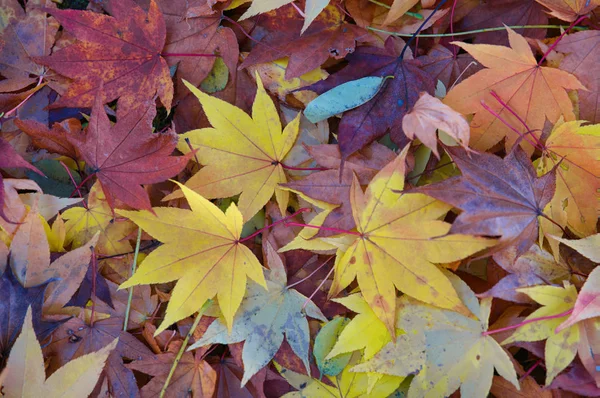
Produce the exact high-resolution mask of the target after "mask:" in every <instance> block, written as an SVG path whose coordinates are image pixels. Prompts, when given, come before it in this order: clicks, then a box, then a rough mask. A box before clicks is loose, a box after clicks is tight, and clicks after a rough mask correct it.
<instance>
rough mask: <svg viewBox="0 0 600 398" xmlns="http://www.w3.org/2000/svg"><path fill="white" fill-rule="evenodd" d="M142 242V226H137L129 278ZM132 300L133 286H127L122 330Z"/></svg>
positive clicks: (126, 320)
mask: <svg viewBox="0 0 600 398" xmlns="http://www.w3.org/2000/svg"><path fill="white" fill-rule="evenodd" d="M141 242H142V227H138V233H137V240H136V242H135V251H134V252H133V263H132V264H131V272H130V273H129V277H130V278H131V277H132V276H133V274H134V273H135V267H136V265H137V259H138V253H139V252H140V243H141ZM132 300H133V286H131V287H130V288H129V297H127V307H125V321H124V322H123V331H125V332H126V331H127V324H128V323H129V313H130V312H131V301H132Z"/></svg>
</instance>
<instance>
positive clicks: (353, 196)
mask: <svg viewBox="0 0 600 398" xmlns="http://www.w3.org/2000/svg"><path fill="white" fill-rule="evenodd" d="M407 152H408V147H406V148H405V149H404V150H403V151H402V153H401V154H400V155H399V156H398V157H397V158H396V159H395V160H394V161H392V162H391V163H389V164H388V165H387V166H386V167H384V168H383V169H382V170H381V171H380V172H379V173H378V174H377V175H376V176H375V177H374V178H373V180H371V183H370V184H369V186H368V188H367V191H366V192H365V193H363V191H362V188H361V187H360V183H359V182H358V180H357V178H356V176H355V178H354V181H353V183H352V187H351V190H350V202H351V205H352V213H353V217H354V220H355V222H356V225H357V230H358V233H356V235H358V236H357V237H356V239H355V240H354V242H353V243H352V245H351V246H350V248H349V249H348V250H347V251H346V252H345V253H344V254H343V256H342V258H341V259H340V260H339V261H338V262H336V265H335V275H334V281H333V284H332V286H331V290H330V295H332V296H333V295H336V294H338V293H339V292H340V291H341V290H342V289H344V288H345V287H346V286H348V285H349V284H350V283H351V282H352V281H353V280H354V279H355V278H356V279H357V281H358V284H359V286H360V289H361V292H362V294H363V297H364V298H365V300H366V301H367V302H368V303H369V306H370V307H371V308H372V309H373V311H374V312H375V314H377V317H378V318H379V319H381V320H382V321H383V323H385V325H386V327H387V329H388V331H389V332H390V334H391V335H392V336H395V322H396V311H395V306H396V289H395V288H398V290H400V291H402V292H404V293H406V294H408V295H410V296H412V297H415V298H418V299H419V300H421V301H424V302H426V303H430V304H433V305H437V306H439V307H442V308H448V309H453V310H455V311H459V312H461V313H466V314H468V313H469V311H468V310H467V309H466V308H465V306H464V305H463V304H462V302H461V301H460V299H459V298H458V296H457V295H456V292H455V291H454V288H453V287H452V284H451V283H450V281H449V280H448V278H447V277H446V276H445V275H444V274H443V273H442V272H441V271H440V269H439V268H438V267H437V266H436V265H435V264H441V263H448V262H452V261H456V260H460V259H463V258H465V257H468V256H470V255H471V254H474V253H476V252H478V251H480V250H483V249H485V248H488V247H491V246H493V245H494V244H495V243H496V240H490V239H485V238H480V237H474V236H470V235H459V234H456V235H447V234H448V232H449V230H450V224H449V223H446V222H443V221H440V220H439V219H440V218H441V217H443V216H444V215H445V214H446V213H447V212H448V210H449V209H450V207H451V206H449V205H447V204H444V203H442V202H440V201H437V200H435V199H433V198H431V197H428V196H426V195H422V194H398V193H396V192H395V191H399V190H402V189H403V188H404V172H405V158H406V154H407ZM436 237H437V238H436Z"/></svg>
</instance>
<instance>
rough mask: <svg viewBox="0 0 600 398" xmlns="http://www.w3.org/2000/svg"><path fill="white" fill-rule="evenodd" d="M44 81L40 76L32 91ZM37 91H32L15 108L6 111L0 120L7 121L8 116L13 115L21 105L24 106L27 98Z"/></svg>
mask: <svg viewBox="0 0 600 398" xmlns="http://www.w3.org/2000/svg"><path fill="white" fill-rule="evenodd" d="M43 80H44V76H40V78H39V79H38V82H37V84H36V85H35V87H34V89H36V88H38V87H39V86H40V85H41V84H42V81H43ZM37 92H38V90H34V91H33V92H32V93H30V94H29V95H28V96H27V97H25V99H24V100H23V101H21V102H19V104H18V105H17V106H15V107H14V108H12V109H11V110H9V111H7V112H6V113H5V114H3V115H2V117H1V119H7V118H8V116H10V115H12V114H13V113H15V112H16V111H17V110H18V109H19V108H20V107H22V106H23V104H25V102H27V100H28V99H29V98H31V96H32V95H33V94H35V93H37Z"/></svg>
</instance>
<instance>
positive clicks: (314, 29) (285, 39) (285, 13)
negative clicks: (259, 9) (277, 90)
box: [239, 0, 368, 79]
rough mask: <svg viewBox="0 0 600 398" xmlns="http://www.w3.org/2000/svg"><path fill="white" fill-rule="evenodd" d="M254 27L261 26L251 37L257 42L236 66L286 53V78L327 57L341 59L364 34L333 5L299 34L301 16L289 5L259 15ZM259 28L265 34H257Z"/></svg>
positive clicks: (274, 57)
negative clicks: (255, 38) (254, 37)
mask: <svg viewBox="0 0 600 398" xmlns="http://www.w3.org/2000/svg"><path fill="white" fill-rule="evenodd" d="M262 2H263V0H261V1H260V3H262ZM254 3H256V2H254ZM254 3H253V4H254ZM288 3H289V1H288ZM258 26H259V27H260V28H261V29H255V32H256V34H255V36H257V39H258V40H260V43H257V44H256V45H255V46H254V47H253V48H252V51H250V54H249V55H248V57H247V58H246V59H245V60H244V61H243V62H242V64H241V65H240V66H239V67H240V68H246V67H248V66H251V65H255V64H261V63H265V62H270V61H274V60H276V59H279V58H282V57H285V56H287V57H289V63H288V66H287V68H286V71H285V78H286V79H292V78H294V77H299V76H301V75H303V74H305V73H307V72H310V71H311V70H313V69H316V68H318V67H320V66H321V65H322V64H323V63H324V62H325V61H327V60H328V59H329V58H330V57H332V58H336V59H342V58H344V57H345V56H346V55H348V54H350V53H352V52H353V51H354V48H355V45H356V43H355V41H356V40H358V39H359V38H361V37H363V36H366V35H367V34H368V33H367V32H366V31H365V30H364V29H362V28H359V27H358V26H356V25H353V24H349V23H347V22H345V15H344V14H343V13H342V11H341V10H340V9H339V8H338V7H336V6H334V5H329V6H327V7H326V8H325V9H324V10H323V11H322V12H321V13H320V14H319V16H318V17H317V18H316V19H315V20H314V22H313V23H312V24H311V26H310V27H309V28H308V29H307V30H306V31H305V32H304V33H303V34H302V35H300V31H301V28H302V26H303V20H302V17H301V16H300V15H299V14H298V11H297V10H296V9H294V7H292V6H291V5H287V6H285V7H280V8H278V9H276V10H274V11H271V12H269V13H267V14H263V15H262V16H261V17H260V20H259V21H258ZM261 31H262V32H264V33H266V34H265V35H262V34H261V35H259V34H258V33H260V32H261Z"/></svg>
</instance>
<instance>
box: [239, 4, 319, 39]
mask: <svg viewBox="0 0 600 398" xmlns="http://www.w3.org/2000/svg"><path fill="white" fill-rule="evenodd" d="M292 2H293V0H256V1H253V2H252V4H251V5H250V7H249V8H248V9H247V10H246V12H245V13H244V14H243V15H242V16H241V17H240V21H241V20H244V19H247V18H250V17H253V16H255V15H258V14H262V13H265V12H268V11H272V10H275V9H277V8H280V7H283V6H284V5H286V4H289V3H292ZM328 4H329V0H306V3H305V5H304V25H302V30H301V31H300V33H304V31H306V29H307V28H308V27H309V26H310V24H311V23H312V22H313V21H314V20H315V18H316V17H317V16H318V15H319V13H320V12H321V11H323V9H324V8H325V7H327V5H328Z"/></svg>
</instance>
